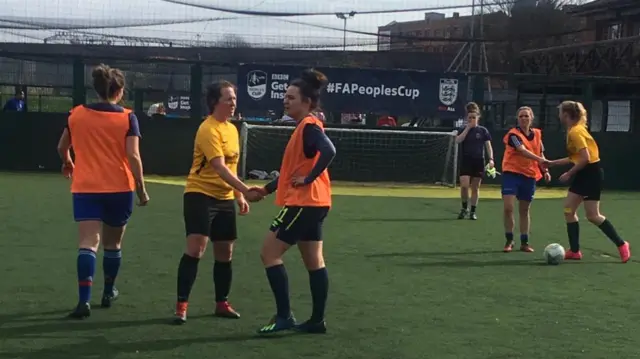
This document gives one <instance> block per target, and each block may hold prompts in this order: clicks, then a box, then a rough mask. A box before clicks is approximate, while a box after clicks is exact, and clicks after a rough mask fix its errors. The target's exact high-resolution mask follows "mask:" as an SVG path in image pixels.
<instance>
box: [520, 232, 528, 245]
mask: <svg viewBox="0 0 640 359" xmlns="http://www.w3.org/2000/svg"><path fill="white" fill-rule="evenodd" d="M520 243H522V244H529V235H528V234H520Z"/></svg>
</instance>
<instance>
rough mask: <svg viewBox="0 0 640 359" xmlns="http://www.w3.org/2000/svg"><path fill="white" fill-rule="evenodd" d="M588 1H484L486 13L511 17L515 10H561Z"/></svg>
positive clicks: (478, 4)
mask: <svg viewBox="0 0 640 359" xmlns="http://www.w3.org/2000/svg"><path fill="white" fill-rule="evenodd" d="M587 1H588V0H513V1H504V0H484V4H483V6H484V11H485V12H499V11H502V12H503V13H505V14H507V15H509V16H511V14H512V13H513V10H514V9H515V10H516V12H517V11H518V9H523V10H526V9H531V8H551V9H557V10H561V9H563V8H565V7H566V6H572V5H582V4H584V3H585V2H587ZM476 6H477V7H479V6H480V0H476Z"/></svg>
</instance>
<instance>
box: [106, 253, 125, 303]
mask: <svg viewBox="0 0 640 359" xmlns="http://www.w3.org/2000/svg"><path fill="white" fill-rule="evenodd" d="M120 262H122V251H121V250H120V249H105V250H104V258H103V259H102V270H103V273H104V293H105V294H111V293H112V292H113V285H114V284H115V282H116V277H117V276H118V271H119V270H120Z"/></svg>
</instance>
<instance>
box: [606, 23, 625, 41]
mask: <svg viewBox="0 0 640 359" xmlns="http://www.w3.org/2000/svg"><path fill="white" fill-rule="evenodd" d="M605 31H606V32H605V34H604V36H605V40H616V39H619V38H621V37H622V24H609V26H607V27H606V30H605Z"/></svg>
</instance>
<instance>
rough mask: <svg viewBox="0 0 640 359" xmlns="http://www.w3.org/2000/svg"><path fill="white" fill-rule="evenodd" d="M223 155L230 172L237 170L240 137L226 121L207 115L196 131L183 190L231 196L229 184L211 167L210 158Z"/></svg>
mask: <svg viewBox="0 0 640 359" xmlns="http://www.w3.org/2000/svg"><path fill="white" fill-rule="evenodd" d="M217 157H223V158H224V163H225V165H226V166H227V168H229V170H231V172H233V173H236V174H237V173H238V162H239V160H240V139H239V136H238V129H237V128H236V126H234V125H233V124H232V123H231V122H229V121H218V120H216V119H215V118H213V116H209V117H207V118H206V119H205V120H204V121H202V123H201V124H200V127H198V132H197V133H196V138H195V142H194V146H193V162H192V164H191V169H190V170H189V176H188V177H187V184H186V186H185V193H187V192H199V193H204V194H206V195H208V196H211V197H214V198H216V199H219V200H229V199H234V197H235V196H234V193H233V187H231V186H230V185H228V184H227V183H226V182H225V181H224V180H223V179H222V178H220V176H219V175H218V173H216V171H214V170H213V168H212V167H211V160H212V159H214V158H217Z"/></svg>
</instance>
